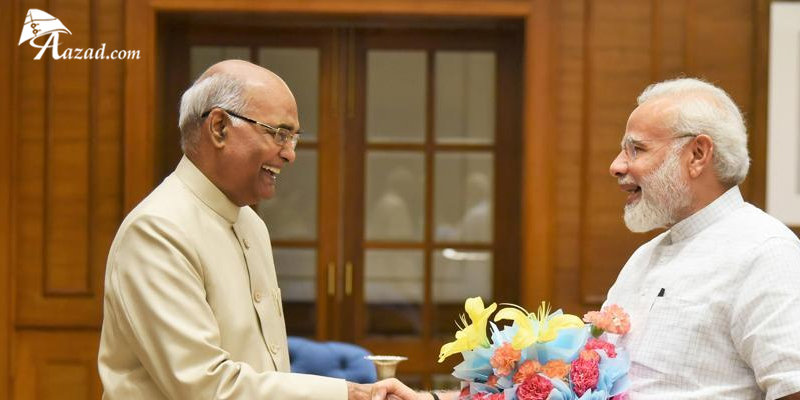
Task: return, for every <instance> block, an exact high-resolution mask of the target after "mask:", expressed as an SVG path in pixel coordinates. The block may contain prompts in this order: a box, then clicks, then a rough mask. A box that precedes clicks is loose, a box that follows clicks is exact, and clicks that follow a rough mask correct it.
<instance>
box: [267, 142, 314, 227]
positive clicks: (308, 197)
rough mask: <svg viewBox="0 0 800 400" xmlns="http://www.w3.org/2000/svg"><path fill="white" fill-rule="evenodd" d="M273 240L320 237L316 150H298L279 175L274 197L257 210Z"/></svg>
mask: <svg viewBox="0 0 800 400" xmlns="http://www.w3.org/2000/svg"><path fill="white" fill-rule="evenodd" d="M256 211H257V212H258V215H260V216H261V218H262V219H263V220H264V222H265V223H266V224H267V228H268V229H269V234H270V237H271V238H272V239H284V240H285V239H305V240H314V239H316V238H317V150H314V149H309V150H304V149H297V159H296V160H295V162H294V163H292V164H286V165H284V167H283V168H282V169H281V174H280V175H278V179H277V183H276V189H275V197H273V198H271V199H269V200H263V201H261V202H259V203H258V206H257V207H256Z"/></svg>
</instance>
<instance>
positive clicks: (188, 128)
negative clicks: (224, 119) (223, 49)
mask: <svg viewBox="0 0 800 400" xmlns="http://www.w3.org/2000/svg"><path fill="white" fill-rule="evenodd" d="M244 92H245V83H244V81H242V80H241V79H239V78H237V77H235V76H231V75H226V74H221V73H220V74H214V75H211V76H208V77H205V78H204V77H200V78H199V79H198V80H196V81H195V82H194V84H192V87H190V88H189V89H188V90H186V92H184V93H183V96H182V97H181V111H180V118H179V120H178V127H179V128H180V130H181V149H182V150H183V152H184V153H186V150H187V149H194V147H195V146H196V145H197V142H198V140H199V138H200V126H201V125H202V123H203V118H202V117H201V115H202V114H203V113H204V112H206V111H209V110H211V109H212V108H213V107H220V108H224V109H227V110H231V111H233V112H235V113H237V114H245V113H246V112H245V111H246V108H247V99H246V97H247V96H244ZM231 122H232V123H233V124H234V125H239V124H243V123H244V122H243V121H240V120H239V119H238V118H231Z"/></svg>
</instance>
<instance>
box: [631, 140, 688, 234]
mask: <svg viewBox="0 0 800 400" xmlns="http://www.w3.org/2000/svg"><path fill="white" fill-rule="evenodd" d="M679 156H680V152H678V151H670V154H669V156H668V158H667V159H666V160H664V162H662V163H661V165H660V166H659V167H658V169H656V170H655V171H653V172H652V173H651V174H650V175H647V176H646V177H643V178H642V182H641V184H640V185H639V186H641V190H642V196H641V197H640V198H639V201H637V202H635V203H632V204H628V205H626V206H625V226H627V227H628V229H629V230H630V231H631V232H647V231H651V230H653V229H657V228H662V227H668V226H671V225H673V224H675V223H676V222H677V221H678V220H679V219H678V217H679V214H680V212H681V211H683V210H685V209H687V208H688V207H689V205H690V204H691V201H692V198H691V194H690V192H689V186H688V185H686V182H685V181H684V179H683V176H682V174H681V170H680V165H679V159H680V157H679ZM620 183H621V184H627V183H633V182H632V181H627V182H626V181H625V180H623V181H620Z"/></svg>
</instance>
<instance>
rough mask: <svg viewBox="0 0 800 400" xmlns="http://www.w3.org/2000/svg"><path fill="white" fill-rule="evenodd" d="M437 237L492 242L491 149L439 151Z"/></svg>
mask: <svg viewBox="0 0 800 400" xmlns="http://www.w3.org/2000/svg"><path fill="white" fill-rule="evenodd" d="M434 176H435V178H434V181H435V182H436V183H435V186H436V188H435V191H434V199H435V200H434V202H435V213H434V214H435V216H436V217H435V220H436V221H435V222H436V240H437V241H439V242H469V243H486V244H490V243H491V242H492V236H493V233H494V215H493V214H494V201H493V197H494V196H493V194H494V155H493V154H492V153H490V152H485V151H481V152H439V153H437V154H436V171H435V175H434Z"/></svg>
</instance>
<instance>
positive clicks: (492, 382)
mask: <svg viewBox="0 0 800 400" xmlns="http://www.w3.org/2000/svg"><path fill="white" fill-rule="evenodd" d="M497 381H498V378H497V375H495V374H492V375H490V376H489V379H487V380H486V385H488V386H492V387H494V386H497Z"/></svg>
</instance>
